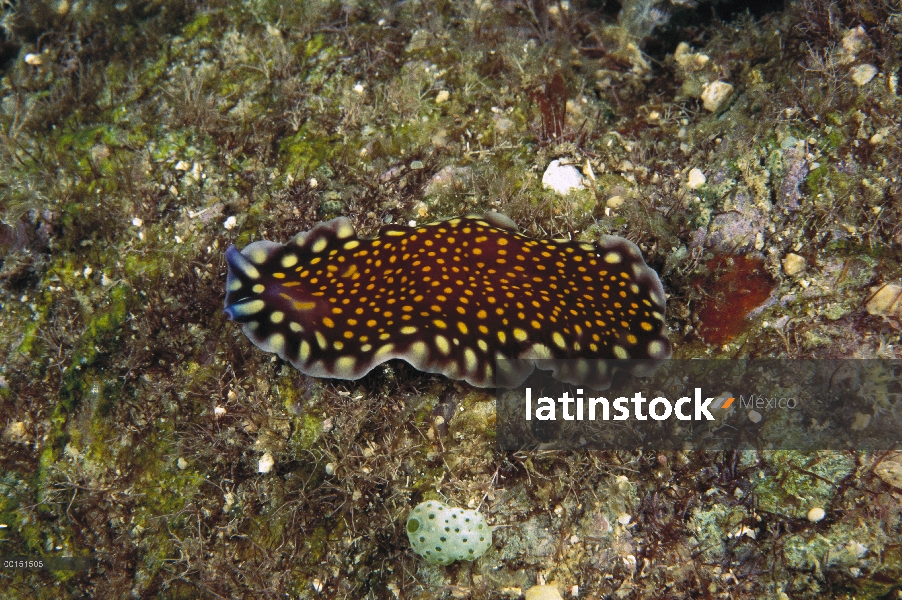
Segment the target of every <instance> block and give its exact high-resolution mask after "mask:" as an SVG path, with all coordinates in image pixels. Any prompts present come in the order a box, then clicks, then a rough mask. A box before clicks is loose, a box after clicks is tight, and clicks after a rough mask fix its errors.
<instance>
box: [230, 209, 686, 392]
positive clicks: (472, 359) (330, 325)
mask: <svg viewBox="0 0 902 600" xmlns="http://www.w3.org/2000/svg"><path fill="white" fill-rule="evenodd" d="M225 258H226V262H227V263H228V277H227V279H226V298H225V313H226V314H227V315H228V316H229V318H231V319H232V320H234V321H237V322H239V323H242V324H243V331H244V333H245V335H247V337H248V338H250V340H251V341H252V342H253V343H254V344H255V345H256V346H257V347H259V348H260V349H262V350H264V351H266V352H274V353H276V354H278V355H279V356H280V357H281V358H282V359H284V360H286V361H288V362H290V363H291V364H292V365H293V366H294V367H295V368H297V369H298V370H299V371H301V372H302V373H305V374H307V375H312V376H315V377H335V378H339V379H357V378H360V377H363V376H364V375H366V374H367V373H368V372H369V371H370V370H371V369H372V368H373V367H375V366H377V365H379V364H381V363H384V362H386V361H388V360H390V359H393V358H400V359H403V360H405V361H407V362H408V363H410V364H411V365H413V366H414V367H415V368H416V369H419V370H420V371H426V372H430V373H441V374H443V375H446V376H447V377H450V378H452V379H462V380H465V381H467V382H469V383H471V384H473V385H475V386H480V387H493V386H494V385H495V376H496V372H495V369H496V365H497V364H500V363H499V362H498V361H499V360H500V361H501V362H502V363H503V362H505V361H504V360H503V359H526V360H529V361H532V362H533V363H535V364H537V365H538V366H540V367H542V368H552V369H554V370H555V376H558V375H561V376H562V377H559V379H561V380H563V381H570V382H572V383H581V382H592V381H594V382H596V383H598V382H599V381H601V382H603V381H604V380H606V379H609V378H608V375H607V373H606V370H607V367H605V366H604V363H605V360H610V359H645V360H649V359H650V360H652V361H658V360H661V359H665V358H669V357H670V352H671V347H670V342H668V340H667V338H666V337H665V335H664V313H665V296H664V289H663V287H662V286H661V282H660V280H659V279H658V276H657V274H656V273H655V272H654V271H653V270H652V269H651V268H649V267H648V266H646V264H645V261H644V260H643V259H642V255H641V254H640V252H639V249H638V248H637V247H636V246H635V244H633V243H632V242H630V241H628V240H625V239H623V238H619V237H613V236H604V237H602V238H601V240H599V241H598V242H596V243H587V242H575V241H568V240H540V239H532V238H529V237H526V236H524V235H523V234H521V233H519V232H518V231H517V226H516V225H515V224H514V222H513V221H511V220H510V219H509V218H508V217H505V216H504V215H500V214H497V213H491V214H489V215H486V216H466V217H459V218H454V219H450V220H447V221H439V222H436V223H430V224H428V225H423V226H419V227H400V226H394V225H392V226H387V227H383V228H382V229H381V230H380V231H379V235H378V236H377V237H376V238H374V239H362V238H359V237H357V235H356V232H355V231H354V227H353V226H352V225H351V223H350V221H348V219H346V218H344V217H339V218H337V219H333V220H331V221H327V222H325V223H320V224H319V225H317V226H315V227H314V228H313V229H311V230H310V231H307V232H304V233H300V234H298V235H297V236H295V237H294V238H293V239H291V240H290V241H289V242H288V243H286V244H277V243H273V242H265V241H261V242H254V243H252V244H250V245H249V246H247V247H246V248H244V250H242V251H240V252H239V251H238V249H237V248H235V247H234V246H231V247H230V248H229V249H228V250H227V251H226V254H225ZM573 359H576V360H573ZM591 359H604V360H591ZM528 371H529V372H531V371H532V366H530V367H529V368H528ZM599 371H600V372H599ZM529 372H517V373H515V374H514V379H515V381H514V382H513V383H514V385H516V384H518V383H520V382H522V380H523V379H525V377H526V375H528V374H529ZM516 380H519V381H516ZM508 381H510V378H508Z"/></svg>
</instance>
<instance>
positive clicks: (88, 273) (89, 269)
mask: <svg viewBox="0 0 902 600" xmlns="http://www.w3.org/2000/svg"><path fill="white" fill-rule="evenodd" d="M93 272H94V269H92V268H91V267H85V270H84V271H82V272H81V274H82V275H84V278H85V279H87V278H88V277H90V276H91V273H93Z"/></svg>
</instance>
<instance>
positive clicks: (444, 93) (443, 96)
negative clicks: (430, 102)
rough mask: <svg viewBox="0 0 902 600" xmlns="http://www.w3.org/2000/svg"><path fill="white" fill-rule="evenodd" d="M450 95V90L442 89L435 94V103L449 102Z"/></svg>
mask: <svg viewBox="0 0 902 600" xmlns="http://www.w3.org/2000/svg"><path fill="white" fill-rule="evenodd" d="M450 97H451V94H450V93H449V92H448V90H441V91H439V93H438V94H436V95H435V103H436V104H441V103H442V102H447V101H448V99H449V98H450Z"/></svg>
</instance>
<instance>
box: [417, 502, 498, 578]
mask: <svg viewBox="0 0 902 600" xmlns="http://www.w3.org/2000/svg"><path fill="white" fill-rule="evenodd" d="M407 537H408V539H410V545H411V547H413V551H414V552H416V553H417V554H419V555H420V556H422V557H423V558H424V559H425V560H426V562H429V563H433V564H437V565H448V564H451V563H453V562H454V561H455V560H476V559H477V558H479V557H480V556H482V555H483V554H485V551H486V550H488V549H489V546H491V545H492V528H491V527H489V526H488V525H486V522H485V517H483V516H482V515H481V514H480V513H479V512H478V511H475V510H469V509H465V508H450V507H448V506H445V505H444V504H442V503H441V502H436V501H435V500H431V501H429V502H421V503H420V504H417V505H416V506H415V507H414V509H413V510H412V511H410V516H409V517H407Z"/></svg>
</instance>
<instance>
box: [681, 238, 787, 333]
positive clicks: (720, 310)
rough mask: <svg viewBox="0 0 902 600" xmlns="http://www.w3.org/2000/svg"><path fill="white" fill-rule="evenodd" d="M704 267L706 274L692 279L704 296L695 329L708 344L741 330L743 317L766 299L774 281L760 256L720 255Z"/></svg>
mask: <svg viewBox="0 0 902 600" xmlns="http://www.w3.org/2000/svg"><path fill="white" fill-rule="evenodd" d="M707 267H708V275H705V276H703V277H697V278H696V279H695V280H694V281H693V282H692V283H693V285H694V286H695V288H696V289H697V290H698V291H699V292H700V293H701V294H702V295H703V301H702V307H701V309H700V310H699V311H698V317H699V322H698V332H699V334H700V335H701V336H702V338H703V339H704V340H705V341H706V342H708V343H709V344H725V343H727V342H729V341H730V340H732V339H733V338H735V337H736V336H737V335H739V334H740V333H742V331H743V330H744V329H745V327H746V325H747V322H746V317H748V315H749V313H751V312H752V311H753V310H755V309H756V308H758V307H760V306H761V305H763V304H764V303H765V302H767V299H768V298H769V297H770V294H771V292H772V291H773V290H774V288H775V287H776V285H777V284H776V282H775V281H774V280H773V278H772V277H771V276H770V274H769V273H768V272H767V271H766V270H765V269H764V261H763V260H761V259H760V258H747V257H745V256H731V255H722V256H718V257H715V258H713V259H711V260H710V261H708V264H707Z"/></svg>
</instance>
